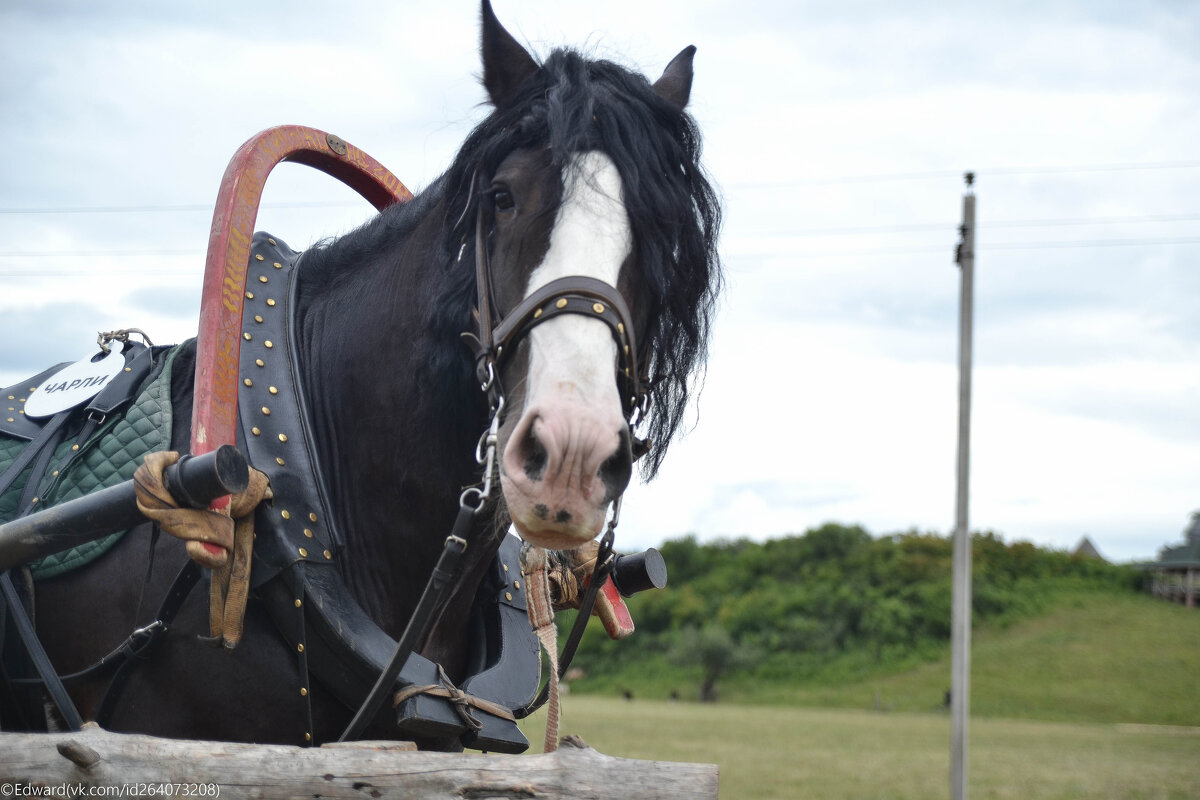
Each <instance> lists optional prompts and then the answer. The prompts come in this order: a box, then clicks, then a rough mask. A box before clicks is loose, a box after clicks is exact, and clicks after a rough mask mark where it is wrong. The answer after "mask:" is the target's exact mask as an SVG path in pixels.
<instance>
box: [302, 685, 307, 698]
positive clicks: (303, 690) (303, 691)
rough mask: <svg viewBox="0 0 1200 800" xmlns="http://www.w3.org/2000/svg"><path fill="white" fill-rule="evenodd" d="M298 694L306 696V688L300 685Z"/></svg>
mask: <svg viewBox="0 0 1200 800" xmlns="http://www.w3.org/2000/svg"><path fill="white" fill-rule="evenodd" d="M300 696H301V697H308V689H306V688H305V687H303V686H301V687H300Z"/></svg>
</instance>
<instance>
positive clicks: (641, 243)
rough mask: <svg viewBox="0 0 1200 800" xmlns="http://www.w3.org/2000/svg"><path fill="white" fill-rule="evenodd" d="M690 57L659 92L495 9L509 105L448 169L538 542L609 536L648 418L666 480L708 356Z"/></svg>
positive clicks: (712, 217)
mask: <svg viewBox="0 0 1200 800" xmlns="http://www.w3.org/2000/svg"><path fill="white" fill-rule="evenodd" d="M693 53H694V48H691V47H689V48H687V49H685V50H684V51H683V52H682V53H680V54H679V55H678V56H677V57H676V58H675V59H674V60H673V61H672V62H671V63H670V65H669V66H668V67H667V69H666V71H665V72H664V74H663V76H662V77H661V78H660V79H659V80H658V81H657V82H655V83H653V84H651V83H650V82H649V81H647V80H646V79H645V78H643V77H642V76H640V75H636V74H634V73H631V72H629V71H627V70H625V69H624V68H622V67H619V66H617V65H615V64H612V63H609V62H605V61H590V60H588V59H586V58H584V57H583V56H582V55H580V54H579V53H577V52H574V51H570V50H558V51H555V52H554V53H552V54H551V55H550V57H549V58H547V59H546V61H545V62H544V63H541V64H539V63H537V62H536V61H535V60H534V59H533V58H532V57H531V56H530V55H529V53H527V52H526V51H525V49H524V48H523V47H522V46H521V45H519V44H518V43H517V42H516V41H515V40H514V39H513V37H512V36H511V35H510V34H509V33H508V32H507V31H506V30H505V29H504V28H503V27H502V26H501V25H500V23H499V22H498V21H497V20H496V18H495V16H494V15H493V13H492V10H491V7H490V4H489V3H488V2H487V0H484V2H483V35H482V55H483V83H484V86H485V87H486V89H487V92H488V94H489V96H490V98H491V101H492V104H493V106H494V108H495V110H494V113H493V114H492V115H491V116H490V117H489V118H488V119H487V120H485V121H484V122H483V123H482V124H481V125H480V127H479V128H477V129H476V131H475V132H474V133H473V134H472V136H471V138H470V139H469V140H468V142H467V144H466V145H465V146H464V148H463V151H462V153H460V155H459V159H458V161H457V162H456V165H455V167H454V168H452V170H451V176H450V177H451V181H452V182H454V181H457V183H458V184H459V187H460V189H462V190H463V192H462V193H465V195H466V196H467V197H469V198H470V199H469V200H468V201H467V202H466V211H465V212H463V214H462V217H461V218H460V219H459V222H458V224H457V225H456V226H455V228H454V233H453V234H452V236H453V238H454V243H453V246H455V247H456V248H457V249H458V252H459V254H460V258H461V260H462V261H463V262H466V261H468V260H474V261H475V262H476V275H477V276H478V277H477V281H476V282H477V284H478V286H477V316H478V317H480V318H481V320H482V323H481V325H480V328H481V330H480V334H479V336H480V338H481V339H483V340H484V345H485V347H483V348H481V349H480V354H481V355H480V372H481V375H482V376H483V377H484V378H485V379H487V376H488V370H489V369H491V370H493V372H495V373H497V374H496V381H497V384H498V386H499V387H502V391H503V393H504V395H505V398H506V413H505V416H504V422H503V425H502V427H501V429H500V435H499V439H498V448H499V453H500V475H501V485H502V489H503V494H504V499H505V501H506V503H507V507H508V511H509V514H510V515H511V517H512V520H513V522H514V523H515V525H516V527H517V530H518V531H519V532H520V533H521V535H522V537H523V538H525V539H526V540H528V541H530V542H532V543H534V544H538V545H542V546H546V547H553V548H559V549H570V548H575V547H578V546H580V545H581V544H583V543H585V542H587V541H589V540H590V539H591V538H593V537H594V536H595V535H596V534H598V533H599V532H600V530H601V529H602V528H603V525H604V520H605V516H606V514H607V511H608V509H609V507H610V506H611V504H612V503H613V502H614V501H615V500H616V499H617V498H619V497H620V496H621V494H622V493H623V492H624V491H625V488H626V486H627V485H628V483H629V480H630V477H631V474H632V469H633V462H634V457H635V450H636V449H637V448H636V447H635V443H636V441H637V440H636V438H635V436H634V435H633V433H632V432H631V423H634V422H640V421H641V420H640V418H641V417H642V416H647V419H646V420H645V424H646V425H647V430H646V431H645V434H646V436H647V438H648V439H650V440H652V444H651V450H650V452H649V455H648V456H647V458H646V461H645V462H644V465H643V466H644V471H645V474H646V475H647V476H652V475H653V474H654V473H655V472H656V471H657V468H658V465H659V464H660V463H661V460H662V455H663V452H664V449H665V447H666V445H667V443H668V441H669V440H670V439H671V437H672V435H673V434H674V433H675V430H676V428H677V427H678V425H679V421H680V416H681V413H682V411H683V408H684V406H685V404H686V400H687V396H688V387H687V381H688V380H689V378H690V376H691V373H692V372H693V371H694V368H695V367H696V366H697V364H698V363H699V362H700V361H701V360H702V359H703V356H704V354H705V351H706V344H707V336H708V327H709V321H710V317H711V314H712V309H713V305H714V300H715V296H716V292H717V288H718V284H719V266H718V260H717V256H716V249H715V237H716V231H717V227H718V222H719V210H718V205H717V202H716V198H715V196H714V193H713V191H712V189H711V188H710V186H709V184H708V183H707V181H706V180H705V178H704V176H703V172H702V170H701V169H700V167H699V163H698V156H699V137H698V134H697V131H696V127H695V124H694V122H693V121H692V119H691V117H690V116H688V115H687V114H686V113H685V112H684V110H683V109H684V106H685V105H686V104H687V101H688V96H689V93H690V89H691V83H692V55H693ZM462 266H463V268H465V267H466V266H467V265H466V264H463V265H462ZM581 279H582V280H581ZM488 340H491V341H488ZM647 408H650V411H649V412H648V413H647Z"/></svg>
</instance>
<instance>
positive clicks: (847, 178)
mask: <svg viewBox="0 0 1200 800" xmlns="http://www.w3.org/2000/svg"><path fill="white" fill-rule="evenodd" d="M1196 168H1200V161H1161V162H1134V163H1125V164H1079V165H1069V164H1067V165H1050V166H1041V167H1029V166H1026V167H990V168H985V169H978V170H974V172H975V174H976V175H979V176H1017V175H1052V174H1069V173H1087V172H1127V171H1138V170H1164V169H1196ZM962 174H963V172H962V170H930V171H927V172H897V173H868V174H863V175H829V176H814V177H808V178H789V179H787V180H781V181H762V182H747V183H731V184H726V186H725V188H726V189H787V188H792V187H795V186H819V185H828V184H836V183H886V182H891V181H921V180H940V179H945V178H955V179H957V178H961V177H962ZM359 205H362V203H361V202H354V201H349V202H348V201H320V200H315V201H308V202H292V203H265V204H263V206H262V207H263V208H280V209H289V208H290V209H299V208H346V207H354V206H359ZM212 209H213V204H212V203H175V204H147V205H128V206H46V207H41V208H0V214H154V213H164V212H167V213H169V212H196V211H212Z"/></svg>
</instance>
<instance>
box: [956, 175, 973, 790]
mask: <svg viewBox="0 0 1200 800" xmlns="http://www.w3.org/2000/svg"><path fill="white" fill-rule="evenodd" d="M963 178H964V180H965V181H966V184H967V190H966V193H965V194H964V195H963V216H962V220H963V221H962V226H961V227H960V228H959V229H958V232H959V235H960V236H961V240H960V241H959V243H958V251H957V253H956V257H955V261H956V262H957V263H958V266H959V269H960V270H961V271H962V295H961V297H960V299H959V307H958V489H957V493H956V502H955V514H954V566H953V590H952V594H951V611H950V673H951V674H950V797H951V800H966V798H967V753H968V749H967V740H968V735H967V721H968V718H969V716H970V711H971V531H970V529H969V528H968V525H967V501H968V499H969V496H970V492H969V487H970V472H971V332H972V330H971V329H972V317H973V315H974V305H975V296H974V292H975V286H974V284H975V191H974V189H973V188H972V187H973V185H974V183H975V173H973V172H968V173H966V174H965V175H964V176H963Z"/></svg>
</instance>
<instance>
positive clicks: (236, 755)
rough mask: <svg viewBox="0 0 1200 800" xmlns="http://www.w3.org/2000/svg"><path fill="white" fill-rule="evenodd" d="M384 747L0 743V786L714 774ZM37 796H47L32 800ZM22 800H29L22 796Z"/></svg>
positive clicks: (700, 769)
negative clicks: (23, 799)
mask: <svg viewBox="0 0 1200 800" xmlns="http://www.w3.org/2000/svg"><path fill="white" fill-rule="evenodd" d="M401 748H402V746H401V745H397V743H395V742H353V743H347V744H341V745H336V746H326V747H315V748H302V747H291V746H286V745H255V744H237V743H229V742H206V741H191V740H182V739H159V738H156V737H152V736H141V735H136V734H119V733H110V732H108V731H104V730H101V729H99V728H94V727H93V728H86V729H85V730H83V731H82V732H76V733H45V734H36V733H33V734H25V733H0V786H8V787H9V788H10V789H11V788H12V787H14V786H38V787H49V788H50V789H51V790H54V791H58V792H62V794H61V795H58V796H64V797H65V796H71V797H76V796H83V795H84V794H100V792H93V791H91V790H89V789H87V788H79V787H125V788H124V789H123V790H122V789H106V790H103V796H108V797H115V796H118V793H119V792H122V791H123V792H124V794H122V795H121V796H127V797H138V796H140V797H150V796H155V797H220V798H222V800H232V799H233V798H262V799H263V800H273V798H301V797H304V798H312V797H321V798H332V799H333V800H337V799H338V798H354V800H364V798H380V797H420V798H430V799H431V800H441V799H442V798H444V799H445V800H462V798H464V797H471V798H562V799H563V800H566V798H570V800H587V799H589V798H592V799H594V800H607V798H613V800H617V799H618V798H619V799H620V800H626V798H630V797H637V798H644V799H645V800H673V799H677V798H716V796H717V767H716V765H714V764H688V763H678V762H668V761H638V760H634V759H625V758H614V757H612V756H606V755H603V754H601V753H597V752H596V751H595V750H593V749H591V748H590V747H588V746H587V745H585V744H584V743H583V742H582V741H580V740H578V739H576V738H573V737H568V738H567V739H565V740H564V741H563V746H562V747H561V748H559V750H557V751H556V752H554V753H550V754H546V755H524V756H504V755H477V754H460V753H426V752H417V751H413V750H407V749H401ZM37 791H38V792H39V794H38V796H55V795H53V794H50V795H47V794H43V793H42V792H43V791H44V790H42V789H39V790H37ZM30 796H32V795H30Z"/></svg>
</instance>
